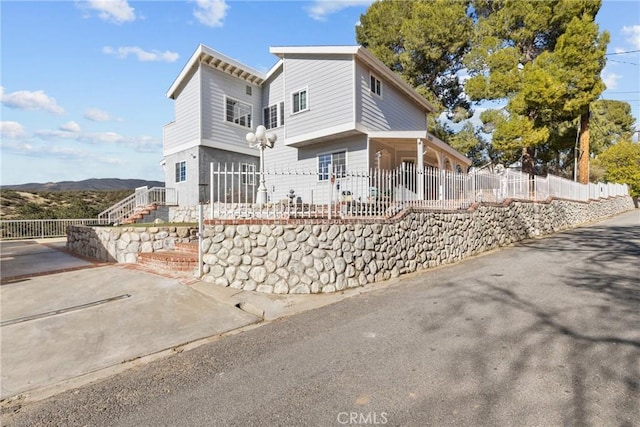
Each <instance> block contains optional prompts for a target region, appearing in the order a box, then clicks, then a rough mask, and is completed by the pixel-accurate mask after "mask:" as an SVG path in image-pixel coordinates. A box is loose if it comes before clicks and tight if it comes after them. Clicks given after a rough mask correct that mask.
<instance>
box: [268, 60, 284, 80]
mask: <svg viewBox="0 0 640 427" xmlns="http://www.w3.org/2000/svg"><path fill="white" fill-rule="evenodd" d="M280 67H282V71H283V72H284V60H282V59H280V60H279V61H278V62H276V63H275V65H274V66H273V67H271V69H270V70H269V71H267V74H266V75H265V76H264V79H265V81H266V80H269V79H270V78H271V76H273V75H274V74H275V73H276V71H278V69H280Z"/></svg>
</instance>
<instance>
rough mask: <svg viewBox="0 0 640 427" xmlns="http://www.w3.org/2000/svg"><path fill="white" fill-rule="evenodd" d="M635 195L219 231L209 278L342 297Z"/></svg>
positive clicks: (207, 242) (598, 214)
mask: <svg viewBox="0 0 640 427" xmlns="http://www.w3.org/2000/svg"><path fill="white" fill-rule="evenodd" d="M633 208H634V206H633V202H632V199H631V198H630V197H617V198H611V199H604V200H599V201H592V202H590V203H579V202H571V201H564V200H553V201H551V202H549V203H531V202H520V201H510V202H508V203H505V204H504V205H485V204H483V205H480V206H476V207H474V208H473V209H472V210H469V211H464V212H411V211H410V212H407V213H405V214H404V215H403V216H402V217H401V218H398V219H396V220H395V221H388V222H384V223H382V222H380V223H372V224H358V223H356V224H325V225H296V224H287V225H282V224H262V225H259V224H252V225H244V224H240V225H223V224H219V225H213V226H209V227H207V228H206V229H205V234H204V240H203V245H202V249H203V252H204V253H205V255H204V259H203V261H204V272H205V275H204V277H203V280H205V281H210V282H214V283H216V284H218V285H220V286H231V287H234V288H238V289H244V290H257V291H259V292H267V293H271V292H273V293H281V294H286V293H300V294H303V293H318V292H335V291H340V290H342V289H345V288H348V287H356V286H362V285H365V284H367V283H372V282H376V281H380V280H386V279H389V278H391V277H397V276H399V275H400V274H403V273H409V272H414V271H416V270H419V269H426V268H430V267H435V266H438V265H443V264H448V263H452V262H456V261H459V260H462V259H464V258H467V257H470V256H472V255H476V254H479V253H482V252H485V251H488V250H491V249H495V248H498V247H501V246H506V245H509V244H511V243H514V242H517V241H520V240H523V239H526V238H530V237H535V236H540V235H545V234H550V233H554V232H557V231H560V230H564V229H567V228H572V227H575V226H577V225H580V224H584V223H587V222H591V221H594V220H598V219H603V218H606V217H609V216H612V215H615V214H618V213H621V212H624V211H627V210H630V209H633Z"/></svg>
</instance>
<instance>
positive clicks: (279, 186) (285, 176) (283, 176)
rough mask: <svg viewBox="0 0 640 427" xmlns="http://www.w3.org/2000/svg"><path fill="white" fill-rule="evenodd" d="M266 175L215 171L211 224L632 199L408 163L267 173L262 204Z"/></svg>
mask: <svg viewBox="0 0 640 427" xmlns="http://www.w3.org/2000/svg"><path fill="white" fill-rule="evenodd" d="M260 179H261V175H260V173H259V172H256V171H255V170H253V169H251V168H246V167H245V168H243V167H242V165H227V164H215V165H214V164H212V165H211V179H210V183H209V199H210V203H211V209H210V217H211V218H327V219H332V218H350V217H369V218H388V217H390V216H393V215H395V214H396V213H397V212H399V211H401V210H402V209H404V208H406V207H410V206H412V207H416V208H426V209H438V210H458V209H467V208H468V207H469V206H471V204H473V203H478V202H497V203H499V202H502V201H504V200H505V199H509V198H511V199H520V200H531V201H541V200H546V199H547V198H549V197H554V198H562V199H568V200H578V201H587V200H589V199H598V198H606V197H612V196H620V195H628V187H627V186H626V185H621V184H603V183H598V184H588V185H584V184H579V183H576V182H573V181H570V180H567V179H564V178H560V177H556V176H553V175H548V176H547V177H538V176H536V177H534V178H533V179H531V178H530V177H529V175H528V174H524V173H521V172H517V171H512V170H509V169H506V170H504V171H502V172H501V173H496V172H490V171H479V172H475V173H460V172H452V171H446V170H441V169H436V168H431V167H425V168H423V169H418V168H416V167H413V166H411V165H408V164H403V165H402V166H400V167H398V168H396V169H392V170H379V169H372V170H368V171H348V170H342V169H340V170H337V169H335V168H332V167H331V165H329V166H328V167H327V168H326V169H324V170H319V171H318V170H316V171H298V170H284V169H283V170H268V171H265V173H264V181H265V185H266V188H267V196H268V197H267V199H268V202H267V203H263V204H257V203H255V200H256V199H255V196H256V192H257V191H258V187H259V184H260Z"/></svg>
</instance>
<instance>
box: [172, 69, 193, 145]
mask: <svg viewBox="0 0 640 427" xmlns="http://www.w3.org/2000/svg"><path fill="white" fill-rule="evenodd" d="M174 110H175V120H174V122H173V123H169V124H168V125H166V126H165V128H164V151H165V152H167V151H168V152H171V151H175V150H179V149H185V148H188V147H194V146H197V145H198V144H199V143H200V135H199V132H200V70H199V69H198V70H196V71H195V73H194V74H193V75H192V76H191V78H190V80H189V82H188V83H187V85H186V86H185V87H184V89H183V90H182V91H181V92H180V93H179V94H178V96H177V98H176V99H175V101H174Z"/></svg>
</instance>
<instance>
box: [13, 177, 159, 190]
mask: <svg viewBox="0 0 640 427" xmlns="http://www.w3.org/2000/svg"><path fill="white" fill-rule="evenodd" d="M145 185H146V186H147V187H149V188H151V187H164V182H160V181H147V180H144V179H119V178H91V179H85V180H84V181H61V182H46V183H29V184H18V185H3V186H2V187H1V188H2V189H4V190H17V191H76V190H79V191H87V190H97V191H104V190H133V189H134V188H137V187H143V186H145Z"/></svg>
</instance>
